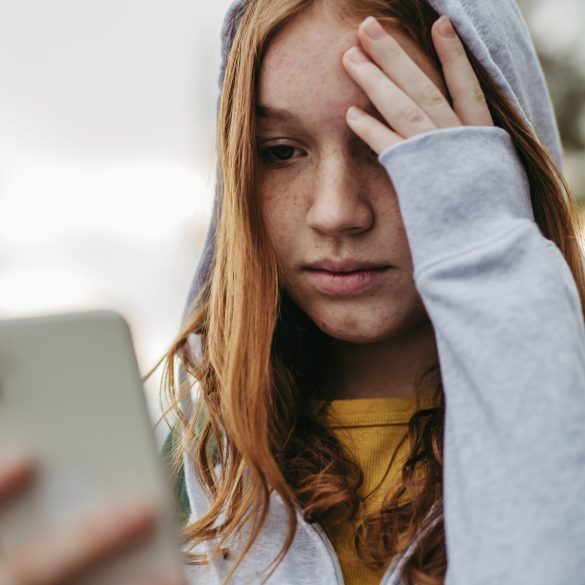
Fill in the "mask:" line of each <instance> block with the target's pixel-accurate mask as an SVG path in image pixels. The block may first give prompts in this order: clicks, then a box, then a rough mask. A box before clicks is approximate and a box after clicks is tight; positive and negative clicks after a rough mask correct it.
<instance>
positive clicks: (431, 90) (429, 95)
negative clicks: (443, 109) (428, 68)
mask: <svg viewBox="0 0 585 585" xmlns="http://www.w3.org/2000/svg"><path fill="white" fill-rule="evenodd" d="M422 102H423V104H424V105H426V106H430V107H436V106H440V105H443V104H444V103H446V101H445V98H444V96H443V94H442V93H441V92H440V91H439V89H438V88H437V87H435V86H433V85H427V86H426V87H425V88H424V89H423V91H422Z"/></svg>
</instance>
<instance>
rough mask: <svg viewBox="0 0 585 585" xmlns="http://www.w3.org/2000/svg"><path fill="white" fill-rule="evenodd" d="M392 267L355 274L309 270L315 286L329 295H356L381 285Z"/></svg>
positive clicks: (361, 271) (356, 272) (358, 271)
mask: <svg viewBox="0 0 585 585" xmlns="http://www.w3.org/2000/svg"><path fill="white" fill-rule="evenodd" d="M388 270H390V267H385V268H378V269H376V270H356V271H355V272H328V271H327V270H308V271H307V273H308V276H309V279H310V281H311V283H312V284H313V286H314V287H315V288H316V289H317V290H318V291H320V292H322V293H324V294H329V295H340V296H343V295H356V294H359V293H362V292H364V291H366V290H368V289H370V288H373V287H375V286H376V285H377V284H379V283H380V282H381V281H382V280H383V279H384V277H385V276H386V273H387V272H388Z"/></svg>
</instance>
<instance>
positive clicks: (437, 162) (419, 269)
mask: <svg viewBox="0 0 585 585" xmlns="http://www.w3.org/2000/svg"><path fill="white" fill-rule="evenodd" d="M379 161H380V163H381V164H382V165H383V166H384V168H385V169H386V171H387V172H388V175H389V176H390V178H391V180H392V182H393V184H394V187H395V189H396V192H397V195H398V200H399V205H400V210H401V214H402V218H403V221H404V225H405V229H406V233H407V238H408V241H409V246H410V249H411V253H412V257H413V264H414V280H415V284H416V287H417V290H418V292H419V294H420V295H421V298H422V300H423V302H424V305H425V307H426V309H427V312H428V314H429V317H430V319H431V321H432V323H433V326H434V329H435V335H436V339H437V346H438V352H439V360H440V365H441V372H442V379H443V385H444V391H445V397H446V420H445V434H444V467H443V480H444V484H443V490H444V494H443V495H444V526H445V534H446V545H447V556H448V570H447V578H446V585H502V584H508V583H509V584H514V585H551V584H553V583H563V584H564V585H582V584H583V579H584V578H585V577H584V576H585V331H584V324H583V315H582V308H581V304H580V300H579V295H578V291H577V287H576V284H575V281H574V279H573V277H572V274H571V271H570V269H569V267H568V265H567V264H566V262H565V260H564V258H563V256H562V254H561V252H560V251H559V249H558V248H557V247H556V246H555V244H554V243H553V242H551V241H550V240H548V239H546V238H545V237H543V235H542V233H541V232H540V230H539V228H538V225H537V224H536V223H535V221H534V216H533V212H532V207H531V202H530V187H529V183H528V180H527V176H526V172H525V170H524V168H523V166H522V163H521V162H520V159H519V158H518V155H517V153H516V150H515V148H514V145H513V142H512V139H511V137H510V136H509V134H508V133H507V132H505V131H504V130H502V129H501V128H496V127H479V126H464V127H459V128H449V129H443V130H436V131H433V132H429V133H425V134H422V135H419V136H416V137H413V138H410V139H408V140H405V141H403V142H401V143H400V144H397V145H394V146H392V147H390V148H388V149H386V150H385V151H384V152H382V153H381V154H380V157H379Z"/></svg>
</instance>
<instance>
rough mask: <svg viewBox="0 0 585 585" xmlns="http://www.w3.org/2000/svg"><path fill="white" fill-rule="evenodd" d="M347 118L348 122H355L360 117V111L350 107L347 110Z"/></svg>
mask: <svg viewBox="0 0 585 585" xmlns="http://www.w3.org/2000/svg"><path fill="white" fill-rule="evenodd" d="M347 117H348V118H349V119H350V120H357V119H359V117H360V111H359V110H358V109H357V108H356V107H354V106H351V108H349V110H347Z"/></svg>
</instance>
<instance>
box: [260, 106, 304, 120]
mask: <svg viewBox="0 0 585 585" xmlns="http://www.w3.org/2000/svg"><path fill="white" fill-rule="evenodd" d="M256 117H257V118H265V119H267V120H276V121H279V122H288V121H290V120H298V116H296V115H295V114H293V113H292V112H290V111H289V110H286V109H284V108H272V107H270V106H266V105H264V104H258V106H256Z"/></svg>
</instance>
